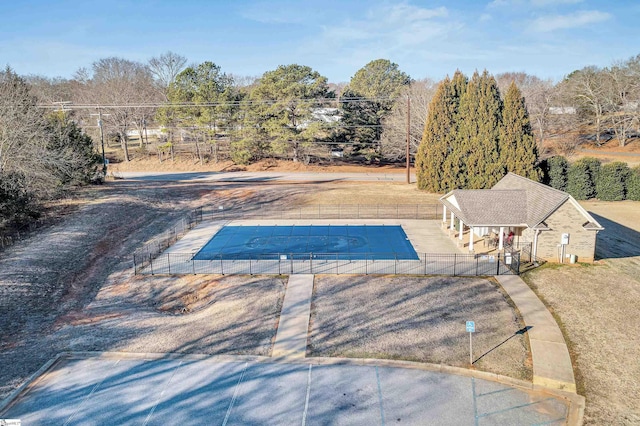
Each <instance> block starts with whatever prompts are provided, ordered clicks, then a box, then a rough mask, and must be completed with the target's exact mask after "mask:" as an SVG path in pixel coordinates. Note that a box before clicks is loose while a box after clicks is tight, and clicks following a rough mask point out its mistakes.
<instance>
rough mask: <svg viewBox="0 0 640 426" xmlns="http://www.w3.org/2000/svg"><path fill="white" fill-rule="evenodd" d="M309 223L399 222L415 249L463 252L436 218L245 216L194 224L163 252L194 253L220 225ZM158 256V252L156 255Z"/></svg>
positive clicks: (383, 223)
mask: <svg viewBox="0 0 640 426" xmlns="http://www.w3.org/2000/svg"><path fill="white" fill-rule="evenodd" d="M226 225H228V226H259V225H262V226H274V225H279V226H312V225H316V226H319V225H322V226H327V225H335V226H339V225H351V226H354V225H369V226H371V225H387V226H393V225H399V226H402V229H403V230H404V232H405V234H407V237H408V238H409V241H411V244H412V245H413V248H414V249H415V251H416V252H417V253H467V252H468V251H465V250H462V251H461V250H459V249H458V248H457V247H456V244H455V243H454V242H453V241H452V240H451V239H449V237H447V236H446V235H445V234H444V233H443V232H442V230H441V229H440V222H439V221H437V220H420V219H248V220H224V221H206V222H202V223H200V224H198V226H196V227H195V228H193V229H192V230H191V231H189V232H188V233H187V234H185V235H184V236H183V237H182V238H181V239H180V240H179V241H177V242H176V243H175V244H174V245H173V246H171V247H169V248H168V249H167V250H165V251H164V252H163V254H167V253H195V252H198V251H199V250H200V249H201V248H202V247H203V246H204V245H205V244H206V243H207V242H208V241H209V240H210V239H211V237H213V236H214V235H215V234H216V233H217V232H218V231H219V230H220V228H221V227H222V226H226ZM160 257H162V255H161V256H160Z"/></svg>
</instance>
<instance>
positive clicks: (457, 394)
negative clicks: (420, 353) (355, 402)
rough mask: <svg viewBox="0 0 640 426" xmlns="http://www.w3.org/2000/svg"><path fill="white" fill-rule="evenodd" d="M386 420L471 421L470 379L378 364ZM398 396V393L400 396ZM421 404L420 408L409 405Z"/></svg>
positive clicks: (450, 422) (424, 422) (391, 421)
mask: <svg viewBox="0 0 640 426" xmlns="http://www.w3.org/2000/svg"><path fill="white" fill-rule="evenodd" d="M378 376H379V380H380V388H381V389H382V404H383V408H384V423H385V424H394V423H400V424H416V425H419V424H434V425H435V424H437V425H461V424H468V425H472V424H474V419H475V413H474V409H473V407H474V402H473V393H472V392H471V379H469V378H467V379H466V380H459V379H460V378H459V377H454V376H449V375H446V374H434V375H429V376H422V375H416V374H415V371H412V370H398V369H395V368H388V367H387V368H382V367H379V368H378ZM399 396H400V397H399ZM416 406H419V407H422V410H421V411H416V410H413V409H412V407H416Z"/></svg>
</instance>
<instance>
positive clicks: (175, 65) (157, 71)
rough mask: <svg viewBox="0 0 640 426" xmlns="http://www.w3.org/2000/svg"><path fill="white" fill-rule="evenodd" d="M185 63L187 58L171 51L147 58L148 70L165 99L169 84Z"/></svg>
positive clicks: (166, 98)
mask: <svg viewBox="0 0 640 426" xmlns="http://www.w3.org/2000/svg"><path fill="white" fill-rule="evenodd" d="M186 63H187V58H185V57H184V56H182V55H179V54H177V53H174V52H171V51H168V52H167V53H163V54H162V55H160V56H157V57H153V58H151V59H149V71H151V74H152V75H153V78H154V80H155V82H156V85H157V86H158V88H159V89H160V92H161V93H162V95H163V96H164V100H165V101H167V100H168V97H167V93H168V89H169V85H170V84H171V83H173V82H174V81H175V79H176V76H177V75H178V74H180V72H181V71H182V70H183V69H184V67H185V65H186Z"/></svg>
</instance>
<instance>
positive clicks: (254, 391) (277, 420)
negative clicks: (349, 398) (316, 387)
mask: <svg viewBox="0 0 640 426" xmlns="http://www.w3.org/2000/svg"><path fill="white" fill-rule="evenodd" d="M308 377H309V367H308V366H307V365H300V364H254V365H251V366H250V367H249V368H248V369H247V371H246V373H245V375H244V378H243V380H242V383H240V385H239V386H238V392H237V394H236V398H235V401H234V403H233V406H230V407H229V411H228V417H226V419H227V422H226V424H227V425H251V424H255V425H258V424H259V425H274V426H279V425H287V424H301V423H302V418H303V416H304V408H305V403H306V395H307V385H308ZM218 418H219V417H218Z"/></svg>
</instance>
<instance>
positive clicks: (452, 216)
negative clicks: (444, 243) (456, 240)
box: [450, 212, 456, 231]
mask: <svg viewBox="0 0 640 426" xmlns="http://www.w3.org/2000/svg"><path fill="white" fill-rule="evenodd" d="M454 218H455V216H454V215H453V212H451V227H450V228H451V230H452V231H455V229H456V227H455V226H454V224H453V221H454Z"/></svg>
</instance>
